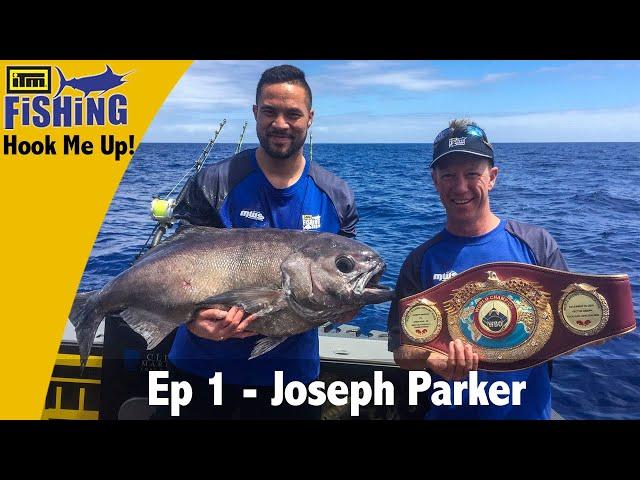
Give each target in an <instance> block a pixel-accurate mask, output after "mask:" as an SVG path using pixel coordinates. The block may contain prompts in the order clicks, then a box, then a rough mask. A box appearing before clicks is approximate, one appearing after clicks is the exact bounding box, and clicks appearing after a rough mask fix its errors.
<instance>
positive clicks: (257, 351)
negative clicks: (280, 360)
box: [249, 337, 289, 360]
mask: <svg viewBox="0 0 640 480" xmlns="http://www.w3.org/2000/svg"><path fill="white" fill-rule="evenodd" d="M287 338H289V337H264V338H261V339H260V340H258V341H257V342H256V345H255V347H253V350H251V355H250V356H249V360H252V359H254V358H256V357H259V356H260V355H264V354H265V353H267V352H270V351H271V350H273V349H274V348H276V347H277V346H278V345H280V344H281V343H282V342H284V341H285V340H286V339H287Z"/></svg>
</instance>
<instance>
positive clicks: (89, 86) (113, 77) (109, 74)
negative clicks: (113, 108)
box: [53, 65, 131, 98]
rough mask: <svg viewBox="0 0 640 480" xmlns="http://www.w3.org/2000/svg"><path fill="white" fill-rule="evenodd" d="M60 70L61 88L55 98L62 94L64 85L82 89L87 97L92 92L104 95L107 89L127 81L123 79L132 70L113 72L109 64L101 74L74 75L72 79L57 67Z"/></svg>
mask: <svg viewBox="0 0 640 480" xmlns="http://www.w3.org/2000/svg"><path fill="white" fill-rule="evenodd" d="M56 70H58V75H60V88H58V93H56V94H55V96H54V97H53V98H56V97H57V96H58V95H60V92H62V90H63V89H64V87H67V86H69V87H72V88H75V89H76V90H81V91H82V92H84V96H85V97H86V96H87V95H89V94H90V93H91V92H100V95H102V94H103V93H104V92H106V91H107V90H111V89H112V88H116V87H119V86H120V85H122V84H123V83H126V80H123V78H124V77H126V76H127V75H129V74H130V73H131V72H127V73H124V74H122V75H118V74H116V73H113V70H111V67H110V66H109V65H107V69H106V70H105V71H104V72H102V73H101V74H99V75H90V76H88V77H80V78H75V77H73V78H72V79H71V80H67V79H66V78H64V74H63V73H62V70H60V69H59V68H58V67H56Z"/></svg>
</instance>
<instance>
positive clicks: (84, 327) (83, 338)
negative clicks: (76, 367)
mask: <svg viewBox="0 0 640 480" xmlns="http://www.w3.org/2000/svg"><path fill="white" fill-rule="evenodd" d="M98 292H99V291H98V290H94V291H92V292H83V293H78V294H77V295H76V297H75V299H74V300H73V305H72V306H71V312H70V313H69V321H70V322H71V324H72V325H73V326H74V328H75V329H76V339H77V340H78V349H79V350H80V366H81V367H82V370H84V366H85V365H86V363H87V360H88V358H89V353H90V352H91V346H92V345H93V341H94V339H95V336H96V331H97V330H98V327H99V326H100V324H101V323H102V320H103V319H104V312H103V311H102V308H101V307H100V302H99V300H98Z"/></svg>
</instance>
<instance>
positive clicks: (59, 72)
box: [53, 67, 69, 98]
mask: <svg viewBox="0 0 640 480" xmlns="http://www.w3.org/2000/svg"><path fill="white" fill-rule="evenodd" d="M56 70H58V75H60V86H59V87H58V91H57V92H56V94H55V95H54V96H53V98H56V97H57V96H58V95H60V92H62V90H63V89H64V87H66V86H67V85H69V82H68V80H67V79H66V78H64V74H63V73H62V70H60V69H59V68H58V67H56Z"/></svg>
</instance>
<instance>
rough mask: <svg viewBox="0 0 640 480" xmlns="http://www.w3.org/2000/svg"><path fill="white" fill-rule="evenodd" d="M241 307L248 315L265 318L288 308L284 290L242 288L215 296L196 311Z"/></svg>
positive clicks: (199, 304)
mask: <svg viewBox="0 0 640 480" xmlns="http://www.w3.org/2000/svg"><path fill="white" fill-rule="evenodd" d="M236 305H237V306H239V307H242V309H243V310H244V311H245V312H247V313H255V314H257V315H258V316H263V315H266V314H268V313H271V312H275V311H278V310H281V309H283V308H284V307H286V306H287V301H286V299H285V296H284V293H283V292H282V290H276V289H273V288H264V287H256V288H240V289H237V290H229V291H228V292H224V293H221V294H220V295H214V296H213V297H209V298H207V299H206V300H204V301H202V302H200V303H198V304H197V305H196V309H201V308H210V307H215V306H230V307H231V306H236Z"/></svg>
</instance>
